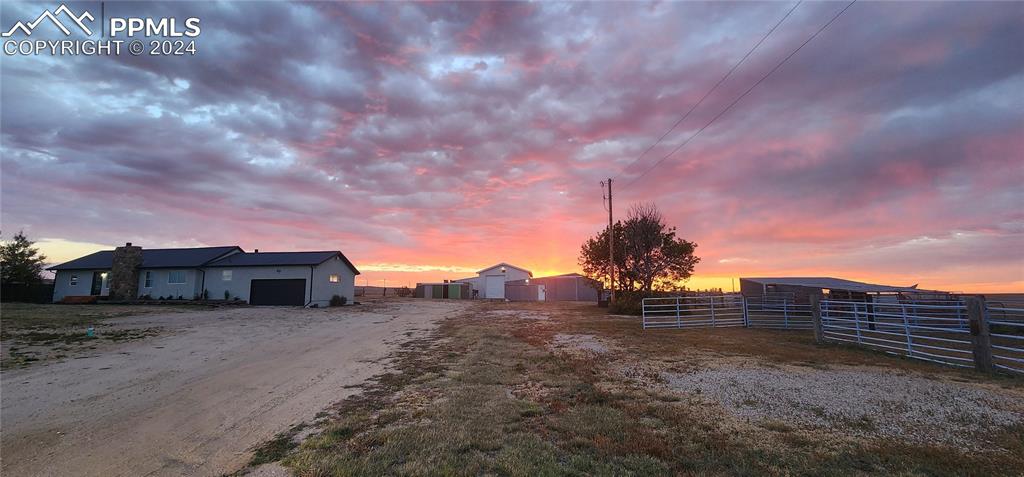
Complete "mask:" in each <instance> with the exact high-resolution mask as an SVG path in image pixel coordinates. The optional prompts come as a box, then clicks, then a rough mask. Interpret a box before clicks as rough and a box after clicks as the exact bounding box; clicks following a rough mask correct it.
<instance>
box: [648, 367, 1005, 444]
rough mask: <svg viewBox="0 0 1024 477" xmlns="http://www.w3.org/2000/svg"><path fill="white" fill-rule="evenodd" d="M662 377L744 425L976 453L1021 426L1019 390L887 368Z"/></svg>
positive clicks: (725, 371) (736, 371)
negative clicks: (990, 436) (834, 432)
mask: <svg viewBox="0 0 1024 477" xmlns="http://www.w3.org/2000/svg"><path fill="white" fill-rule="evenodd" d="M662 377H663V378H664V380H665V382H666V383H667V385H668V386H669V387H670V388H671V389H673V390H675V391H681V392H684V393H688V394H691V395H692V394H694V393H696V394H700V395H702V396H703V397H704V398H705V399H710V400H714V401H717V402H719V403H721V404H722V405H723V406H725V407H726V408H727V409H728V410H729V411H731V412H732V413H733V414H735V415H738V416H740V417H742V418H746V419H748V420H751V421H770V420H777V421H782V422H784V423H787V424H795V425H797V426H802V427H808V426H809V427H816V428H826V429H834V428H839V429H838V430H841V431H842V432H843V433H844V434H852V435H858V436H863V437H894V438H900V439H906V440H908V441H913V442H916V443H921V444H945V445H952V446H958V447H976V446H978V445H979V444H981V443H984V442H985V438H986V435H985V434H986V432H989V431H992V430H996V429H999V428H1002V427H1005V426H1009V425H1012V424H1016V423H1020V422H1022V421H1024V398H1022V396H1021V393H1020V392H1019V391H1015V390H1004V389H998V388H982V387H980V386H976V385H972V384H969V383H960V382H946V381H937V380H933V379H927V378H924V377H920V376H917V375H912V374H896V373H893V372H892V370H888V369H829V370H821V369H812V368H804V367H785V368H780V369H770V368H729V369H710V370H701V371H697V372H694V373H687V374H677V373H663V375H662ZM992 444H996V445H998V444H999V443H998V442H995V443H992Z"/></svg>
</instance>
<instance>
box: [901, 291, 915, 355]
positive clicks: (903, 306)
mask: <svg viewBox="0 0 1024 477" xmlns="http://www.w3.org/2000/svg"><path fill="white" fill-rule="evenodd" d="M900 309H901V310H902V311H903V333H904V334H905V335H907V356H914V341H913V339H912V338H911V334H910V323H908V322H907V305H906V304H900Z"/></svg>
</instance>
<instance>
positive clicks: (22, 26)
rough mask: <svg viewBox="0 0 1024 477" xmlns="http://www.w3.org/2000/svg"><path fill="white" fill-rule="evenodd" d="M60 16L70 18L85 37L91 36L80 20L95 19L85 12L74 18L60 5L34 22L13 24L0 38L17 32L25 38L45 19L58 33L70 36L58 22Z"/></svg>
mask: <svg viewBox="0 0 1024 477" xmlns="http://www.w3.org/2000/svg"><path fill="white" fill-rule="evenodd" d="M61 14H63V15H66V16H67V17H68V18H70V19H71V21H72V22H74V24H75V25H77V26H78V28H80V29H81V30H82V31H84V32H85V34H86V35H87V36H91V35H92V30H91V29H89V27H88V26H86V25H85V23H84V22H83V21H82V20H85V19H88V20H89V21H90V22H91V21H94V20H96V18H95V17H93V16H92V14H91V13H89V12H85V13H83V14H81V15H77V16H76V15H75V12H72V11H71V9H70V8H68V7H67V5H65V4H63V3H62V4H60V6H59V7H57V9H56V10H54V11H53V13H50V11H49V10H44V11H43V13H42V14H41V15H39V17H38V18H36V19H35V20H33V21H31V22H28V23H24V22H17V23H15V24H14V26H12V27H11V29H10V30H7V31H6V32H4V33H0V36H3V37H9V36H11V35H13V34H14V32H16V31H19V30H20V31H21V32H23V33H25V36H31V35H32V30H35V28H36V27H37V26H39V24H40V23H42V22H43V20H45V19H49V20H50V21H51V22H53V24H54V25H57V28H60V31H62V32H64V35H65V36H70V35H71V30H69V29H68V27H66V26H64V23H62V22H61V21H60V18H59V16H60V15H61Z"/></svg>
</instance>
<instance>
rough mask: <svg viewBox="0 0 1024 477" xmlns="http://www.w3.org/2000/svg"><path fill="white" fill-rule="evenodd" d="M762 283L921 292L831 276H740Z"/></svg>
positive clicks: (866, 291) (839, 288)
mask: <svg viewBox="0 0 1024 477" xmlns="http://www.w3.org/2000/svg"><path fill="white" fill-rule="evenodd" d="M740 280H747V281H751V282H755V283H760V284H763V285H790V286H798V287H808V288H827V289H829V290H848V291H853V292H860V293H897V292H922V291H925V290H919V289H918V288H917V285H914V286H909V287H897V286H891V285H875V284H873V283H864V282H855V281H853V280H844V279H842V278H832V277H777V278H746V277H743V278H740Z"/></svg>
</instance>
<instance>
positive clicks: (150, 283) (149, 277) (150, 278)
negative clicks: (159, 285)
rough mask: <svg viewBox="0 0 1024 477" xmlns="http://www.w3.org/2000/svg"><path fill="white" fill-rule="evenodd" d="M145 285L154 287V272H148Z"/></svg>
mask: <svg viewBox="0 0 1024 477" xmlns="http://www.w3.org/2000/svg"><path fill="white" fill-rule="evenodd" d="M143 286H145V287H146V288H153V272H146V283H145V285H143Z"/></svg>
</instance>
